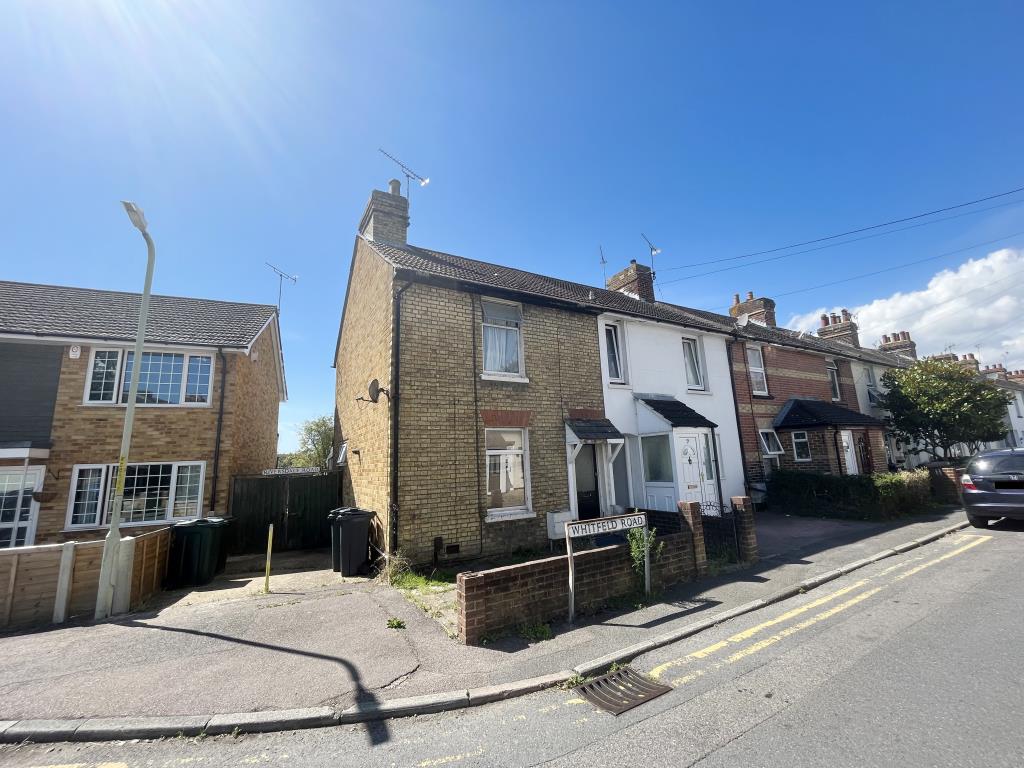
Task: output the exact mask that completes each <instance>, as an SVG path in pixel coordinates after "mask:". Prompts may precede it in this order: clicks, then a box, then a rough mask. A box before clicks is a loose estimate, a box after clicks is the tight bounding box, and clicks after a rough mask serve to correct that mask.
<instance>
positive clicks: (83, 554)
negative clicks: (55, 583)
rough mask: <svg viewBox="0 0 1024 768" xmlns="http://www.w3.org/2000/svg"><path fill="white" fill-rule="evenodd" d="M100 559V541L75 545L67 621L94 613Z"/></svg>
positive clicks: (101, 544)
mask: <svg viewBox="0 0 1024 768" xmlns="http://www.w3.org/2000/svg"><path fill="white" fill-rule="evenodd" d="M102 559H103V542H102V541H89V542H83V543H81V544H76V545H75V562H74V565H73V566H72V569H71V595H70V597H69V598H68V614H67V616H68V618H69V619H70V618H72V617H74V616H92V615H93V613H95V611H96V592H97V591H98V590H99V586H100V561H101V560H102Z"/></svg>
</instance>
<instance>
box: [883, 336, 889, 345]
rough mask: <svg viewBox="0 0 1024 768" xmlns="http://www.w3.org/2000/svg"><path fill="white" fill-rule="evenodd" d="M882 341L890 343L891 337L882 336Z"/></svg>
mask: <svg viewBox="0 0 1024 768" xmlns="http://www.w3.org/2000/svg"><path fill="white" fill-rule="evenodd" d="M882 343H883V344H888V343H889V337H888V336H882Z"/></svg>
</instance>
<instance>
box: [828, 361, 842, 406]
mask: <svg viewBox="0 0 1024 768" xmlns="http://www.w3.org/2000/svg"><path fill="white" fill-rule="evenodd" d="M825 370H826V371H828V383H829V386H830V387H831V388H832V399H833V400H839V399H840V398H841V397H842V395H841V394H840V392H839V368H838V367H837V366H836V361H835V360H826V361H825Z"/></svg>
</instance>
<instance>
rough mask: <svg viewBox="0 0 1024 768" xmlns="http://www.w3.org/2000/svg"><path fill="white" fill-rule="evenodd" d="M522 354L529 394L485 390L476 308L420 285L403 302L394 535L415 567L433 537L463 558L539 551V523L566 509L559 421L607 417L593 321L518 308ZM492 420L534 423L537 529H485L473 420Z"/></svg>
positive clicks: (479, 430) (530, 522)
mask: <svg viewBox="0 0 1024 768" xmlns="http://www.w3.org/2000/svg"><path fill="white" fill-rule="evenodd" d="M474 342H475V350H474ZM523 346H524V360H525V367H526V376H527V378H528V379H529V383H506V382H494V381H486V380H481V379H480V378H479V372H480V369H481V361H482V343H481V324H480V297H479V296H477V295H473V294H470V293H466V292H462V291H456V290H452V289H448V288H440V287H435V286H428V285H423V284H416V285H414V286H413V287H411V288H410V289H409V290H407V291H406V292H405V294H404V296H403V299H402V327H401V382H400V384H401V389H400V398H399V409H400V410H399V428H400V437H399V452H398V453H399V512H398V514H399V523H398V527H399V548H400V549H401V550H402V551H403V552H404V553H405V554H406V555H407V556H408V557H410V558H411V559H413V560H414V561H416V562H425V561H428V560H430V559H431V557H432V555H433V540H434V538H435V537H438V536H440V537H441V538H442V539H443V543H444V545H445V546H448V545H453V544H457V545H459V553H458V555H456V557H459V558H465V557H472V556H475V555H479V554H484V555H487V554H495V553H499V552H507V551H513V550H516V549H522V548H533V547H546V546H547V543H548V539H547V519H546V513H547V512H548V511H553V510H559V509H566V508H568V506H569V498H568V477H567V470H566V452H565V418H566V416H567V413H568V410H569V409H570V408H592V409H601V410H603V407H604V401H603V390H602V385H601V370H600V355H599V354H598V329H597V320H596V318H595V317H594V316H590V315H585V314H582V313H577V312H570V311H565V310H561V309H553V308H547V307H541V306H536V305H529V304H527V305H524V306H523ZM474 351H475V359H474ZM474 381H475V382H476V389H475V391H474ZM488 409H501V410H528V411H530V412H531V417H530V423H529V428H528V439H529V465H530V479H531V499H532V507H533V510H534V512H535V514H536V516H535V517H534V518H531V519H527V520H520V521H509V522H491V523H488V522H484V515H485V507H486V477H485V470H484V464H483V462H484V445H483V435H484V433H483V428H484V427H483V423H482V421H481V419H480V416H479V413H480V411H481V410H488Z"/></svg>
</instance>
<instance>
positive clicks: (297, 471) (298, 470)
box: [263, 467, 323, 475]
mask: <svg viewBox="0 0 1024 768" xmlns="http://www.w3.org/2000/svg"><path fill="white" fill-rule="evenodd" d="M321 472H323V470H322V469H321V468H320V467H280V468H278V469H264V470H263V474H264V475H319V474H320V473H321Z"/></svg>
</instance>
